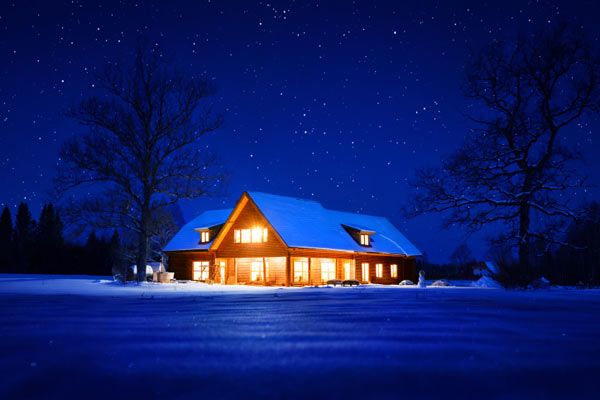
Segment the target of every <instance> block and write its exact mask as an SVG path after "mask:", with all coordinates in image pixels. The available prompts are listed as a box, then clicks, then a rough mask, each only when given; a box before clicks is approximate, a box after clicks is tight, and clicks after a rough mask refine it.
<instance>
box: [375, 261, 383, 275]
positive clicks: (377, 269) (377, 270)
mask: <svg viewBox="0 0 600 400" xmlns="http://www.w3.org/2000/svg"><path fill="white" fill-rule="evenodd" d="M375 277H376V278H383V264H382V263H377V264H375Z"/></svg>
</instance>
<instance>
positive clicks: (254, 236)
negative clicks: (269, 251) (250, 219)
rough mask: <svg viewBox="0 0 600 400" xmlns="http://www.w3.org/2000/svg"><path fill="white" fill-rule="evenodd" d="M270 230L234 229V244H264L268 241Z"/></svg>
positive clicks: (256, 228)
mask: <svg viewBox="0 0 600 400" xmlns="http://www.w3.org/2000/svg"><path fill="white" fill-rule="evenodd" d="M268 234H269V230H268V229H267V228H261V227H255V228H252V229H234V231H233V242H234V243H264V242H266V241H267V236H268Z"/></svg>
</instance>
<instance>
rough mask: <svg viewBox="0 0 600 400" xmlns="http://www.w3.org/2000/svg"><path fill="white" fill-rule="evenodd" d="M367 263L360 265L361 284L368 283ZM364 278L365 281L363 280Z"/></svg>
mask: <svg viewBox="0 0 600 400" xmlns="http://www.w3.org/2000/svg"><path fill="white" fill-rule="evenodd" d="M369 272H370V271H369V263H368V262H364V263H361V264H360V277H361V278H362V281H363V282H370V280H369V279H370V276H369V275H370V274H369ZM365 277H366V278H367V279H365Z"/></svg>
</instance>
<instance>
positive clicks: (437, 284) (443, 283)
mask: <svg viewBox="0 0 600 400" xmlns="http://www.w3.org/2000/svg"><path fill="white" fill-rule="evenodd" d="M430 286H434V287H443V286H450V283H449V282H448V281H447V280H445V279H440V280H437V281H435V282H433V283H432V284H431V285H430Z"/></svg>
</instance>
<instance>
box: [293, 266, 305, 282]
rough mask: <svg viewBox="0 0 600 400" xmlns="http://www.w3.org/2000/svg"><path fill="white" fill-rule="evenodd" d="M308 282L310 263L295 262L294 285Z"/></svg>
mask: <svg viewBox="0 0 600 400" xmlns="http://www.w3.org/2000/svg"><path fill="white" fill-rule="evenodd" d="M300 282H308V261H294V283H300Z"/></svg>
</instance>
